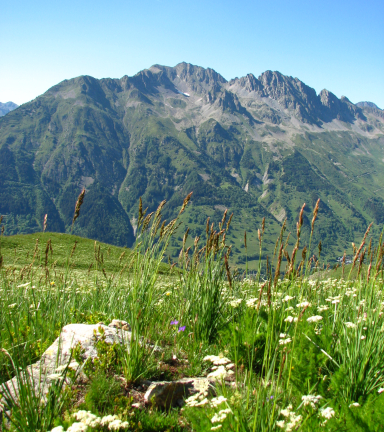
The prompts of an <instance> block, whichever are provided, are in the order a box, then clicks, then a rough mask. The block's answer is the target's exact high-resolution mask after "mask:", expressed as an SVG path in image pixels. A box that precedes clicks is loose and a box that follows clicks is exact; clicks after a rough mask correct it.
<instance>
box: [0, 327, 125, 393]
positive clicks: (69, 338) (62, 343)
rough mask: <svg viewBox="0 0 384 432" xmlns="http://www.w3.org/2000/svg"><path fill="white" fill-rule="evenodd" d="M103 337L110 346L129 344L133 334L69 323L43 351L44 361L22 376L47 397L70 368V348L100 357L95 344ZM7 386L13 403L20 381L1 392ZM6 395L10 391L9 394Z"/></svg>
mask: <svg viewBox="0 0 384 432" xmlns="http://www.w3.org/2000/svg"><path fill="white" fill-rule="evenodd" d="M102 335H104V337H105V342H106V343H109V344H113V343H115V342H116V343H120V344H122V343H123V342H124V343H126V344H128V343H129V340H130V337H131V333H130V332H128V331H125V330H122V329H121V330H119V329H116V328H113V327H107V326H105V325H100V324H95V325H90V324H68V325H66V326H65V327H63V329H62V331H61V333H60V336H59V337H58V338H57V339H56V340H55V342H54V343H53V344H52V345H51V346H50V347H49V348H48V349H47V350H46V351H45V352H44V354H43V355H42V357H41V359H40V360H39V361H38V362H36V363H34V364H33V365H30V366H28V367H27V368H26V371H25V373H23V374H22V376H24V379H28V376H29V378H30V379H31V382H33V387H34V389H35V392H36V394H37V395H38V394H40V395H41V396H42V397H43V396H44V395H46V394H47V392H48V390H49V386H50V384H51V382H52V381H53V380H55V379H57V378H58V377H59V373H60V372H62V371H63V370H64V369H65V366H66V365H68V362H69V360H70V356H71V349H72V348H74V347H75V346H76V345H77V344H78V343H80V344H81V347H82V348H83V358H84V360H87V359H88V358H95V357H97V349H96V343H97V341H99V340H100V339H101V337H102ZM71 368H73V369H75V370H76V371H78V370H79V365H78V364H77V363H76V362H71ZM4 386H6V387H7V388H8V391H9V393H10V394H11V397H12V399H13V400H14V401H16V400H17V398H18V383H17V378H16V377H14V378H13V379H11V380H9V381H7V382H6V383H4V384H3V385H2V386H0V392H2V391H4ZM6 393H7V392H6Z"/></svg>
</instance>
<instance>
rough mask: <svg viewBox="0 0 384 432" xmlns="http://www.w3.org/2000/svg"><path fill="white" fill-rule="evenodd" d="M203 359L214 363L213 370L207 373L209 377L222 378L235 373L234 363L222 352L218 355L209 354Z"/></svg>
mask: <svg viewBox="0 0 384 432" xmlns="http://www.w3.org/2000/svg"><path fill="white" fill-rule="evenodd" d="M203 360H204V361H210V362H212V363H213V364H214V367H213V368H212V370H213V371H212V372H210V373H209V374H208V375H207V377H208V378H212V379H215V380H222V379H224V378H225V377H227V376H229V375H233V374H234V372H233V371H232V370H231V369H232V368H233V367H234V364H233V363H231V360H229V359H228V358H226V357H224V356H223V355H222V354H220V355H218V356H215V355H208V356H205V357H204V359H203Z"/></svg>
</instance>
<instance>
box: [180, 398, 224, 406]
mask: <svg viewBox="0 0 384 432" xmlns="http://www.w3.org/2000/svg"><path fill="white" fill-rule="evenodd" d="M187 400H188V399H187ZM226 401H227V398H225V397H224V396H218V397H214V398H212V399H211V405H212V407H214V408H216V407H218V406H219V405H221V404H222V403H223V402H226Z"/></svg>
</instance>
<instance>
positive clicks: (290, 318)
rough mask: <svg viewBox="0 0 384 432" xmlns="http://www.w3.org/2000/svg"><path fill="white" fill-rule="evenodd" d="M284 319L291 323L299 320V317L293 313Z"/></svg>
mask: <svg viewBox="0 0 384 432" xmlns="http://www.w3.org/2000/svg"><path fill="white" fill-rule="evenodd" d="M284 321H285V322H289V323H291V322H297V317H293V316H291V315H288V316H287V318H285V320H284Z"/></svg>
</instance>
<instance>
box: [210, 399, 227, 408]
mask: <svg viewBox="0 0 384 432" xmlns="http://www.w3.org/2000/svg"><path fill="white" fill-rule="evenodd" d="M226 401H227V398H225V397H224V396H218V397H214V398H212V399H211V405H212V406H213V407H214V408H216V407H218V406H219V405H220V404H222V403H223V402H226Z"/></svg>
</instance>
